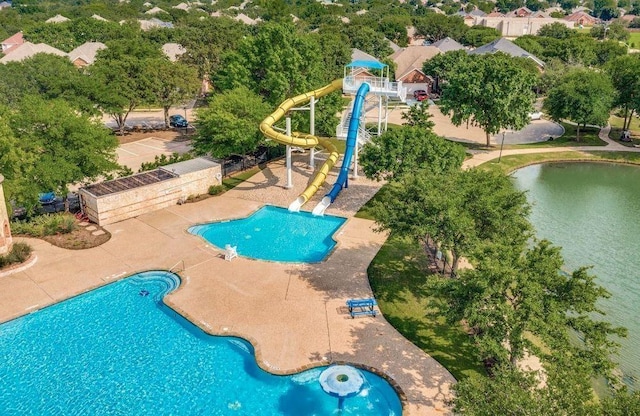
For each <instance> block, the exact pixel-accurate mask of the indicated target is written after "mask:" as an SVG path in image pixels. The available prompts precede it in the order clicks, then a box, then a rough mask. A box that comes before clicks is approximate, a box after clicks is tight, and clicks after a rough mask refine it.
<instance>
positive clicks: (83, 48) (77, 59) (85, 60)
mask: <svg viewBox="0 0 640 416" xmlns="http://www.w3.org/2000/svg"><path fill="white" fill-rule="evenodd" d="M106 47H107V46H106V45H105V44H104V43H102V42H85V43H83V44H82V45H80V46H78V47H77V48H75V49H74V50H72V51H71V52H69V54H68V55H69V60H70V61H71V62H72V63H73V64H74V65H75V66H76V67H77V68H84V67H85V66H88V65H91V64H93V62H95V60H96V54H97V53H98V51H99V50H101V49H106Z"/></svg>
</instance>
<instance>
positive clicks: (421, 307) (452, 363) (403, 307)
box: [356, 187, 484, 380]
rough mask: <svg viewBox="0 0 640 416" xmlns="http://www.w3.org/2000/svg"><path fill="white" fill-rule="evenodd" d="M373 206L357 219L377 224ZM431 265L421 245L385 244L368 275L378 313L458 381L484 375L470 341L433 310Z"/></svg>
mask: <svg viewBox="0 0 640 416" xmlns="http://www.w3.org/2000/svg"><path fill="white" fill-rule="evenodd" d="M385 189H386V188H384V187H383V188H382V189H381V190H380V191H379V192H378V193H377V194H376V196H375V197H374V199H375V198H379V196H380V195H381V194H383V193H384V192H385ZM370 202H371V201H370ZM370 202H369V203H367V204H365V205H364V206H363V207H362V208H361V209H360V211H359V212H358V214H357V215H356V216H357V217H359V218H367V219H373V215H372V212H371V203H370ZM427 261H428V258H427V256H426V254H425V252H424V249H423V247H422V246H421V245H420V244H419V243H418V242H417V241H412V240H410V239H407V238H402V237H398V236H395V235H392V236H391V237H389V239H387V241H386V242H385V244H384V245H383V246H382V248H381V249H380V251H379V252H378V254H377V255H376V257H375V258H374V259H373V261H372V262H371V264H370V265H369V268H368V270H367V273H368V275H369V282H370V283H371V288H372V290H373V293H374V295H375V297H376V299H377V301H378V305H379V307H380V310H381V311H382V312H383V313H384V316H385V318H386V319H387V320H388V321H389V323H391V325H393V326H394V327H395V328H396V329H397V330H398V331H400V333H401V334H402V335H404V336H405V337H406V338H407V339H408V340H410V341H411V342H413V343H414V344H415V345H417V346H418V347H420V348H421V349H423V350H424V351H425V352H427V353H428V354H429V355H431V356H432V357H433V358H435V359H436V360H437V361H438V362H439V363H440V364H442V365H443V366H445V367H446V368H447V370H449V371H450V372H451V374H453V376H454V377H455V378H456V379H458V380H460V379H462V378H465V377H468V376H470V375H472V374H484V369H483V367H482V365H480V363H479V362H478V360H477V357H476V356H475V355H474V354H475V353H474V349H473V345H472V344H471V339H470V337H469V335H467V334H466V333H465V332H464V331H463V329H462V327H461V326H460V325H454V326H451V325H447V324H446V323H445V319H444V316H442V315H441V314H440V313H439V312H438V310H437V309H436V308H434V307H433V305H432V303H433V302H435V301H437V299H435V298H434V297H432V296H430V293H429V289H428V285H427V282H428V279H440V278H441V277H439V276H434V275H430V274H429V271H428V267H427V266H428V264H427Z"/></svg>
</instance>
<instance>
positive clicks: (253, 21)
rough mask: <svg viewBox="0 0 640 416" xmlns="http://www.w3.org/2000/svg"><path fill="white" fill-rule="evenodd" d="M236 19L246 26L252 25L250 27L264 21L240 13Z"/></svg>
mask: <svg viewBox="0 0 640 416" xmlns="http://www.w3.org/2000/svg"><path fill="white" fill-rule="evenodd" d="M234 19H235V20H237V21H238V22H242V23H244V24H245V25H250V26H254V25H257V24H258V22H261V21H262V19H260V18H259V17H258V18H257V19H252V18H250V17H249V16H247V15H246V14H244V13H240V14H239V15H237V16H236V17H234Z"/></svg>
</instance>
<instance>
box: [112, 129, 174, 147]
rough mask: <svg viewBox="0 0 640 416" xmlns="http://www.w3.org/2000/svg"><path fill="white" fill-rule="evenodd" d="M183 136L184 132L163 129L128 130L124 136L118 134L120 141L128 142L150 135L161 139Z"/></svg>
mask: <svg viewBox="0 0 640 416" xmlns="http://www.w3.org/2000/svg"><path fill="white" fill-rule="evenodd" d="M181 136H182V132H177V131H175V130H162V131H139V132H128V133H126V134H125V135H124V136H116V137H117V138H118V143H120V144H127V143H133V142H137V141H139V140H144V139H148V138H150V137H156V138H158V139H161V140H166V141H173V140H176V139H178V137H181Z"/></svg>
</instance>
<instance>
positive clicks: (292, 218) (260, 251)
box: [189, 205, 346, 263]
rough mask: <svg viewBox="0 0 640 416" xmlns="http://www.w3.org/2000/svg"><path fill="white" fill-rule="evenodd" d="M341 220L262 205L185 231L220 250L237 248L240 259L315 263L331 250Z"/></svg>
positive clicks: (342, 220) (342, 222) (343, 219)
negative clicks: (245, 213)
mask: <svg viewBox="0 0 640 416" xmlns="http://www.w3.org/2000/svg"><path fill="white" fill-rule="evenodd" d="M345 221H346V219H345V218H341V217H334V216H331V215H324V216H314V215H312V214H311V213H309V212H289V211H288V210H287V209H285V208H280V207H275V206H271V205H266V206H264V207H262V208H260V209H259V210H258V211H256V212H254V213H253V214H251V215H250V216H248V217H247V218H242V219H237V220H231V221H222V222H214V223H210V224H203V225H196V226H193V227H191V228H189V232H190V233H191V234H195V235H199V236H201V237H202V238H204V239H205V240H207V241H208V242H209V243H211V244H213V245H215V246H217V247H219V248H221V249H223V248H224V247H225V246H226V245H227V244H229V245H231V246H237V250H238V254H239V255H241V256H244V257H251V258H254V259H260V260H271V261H279V262H284V263H316V262H320V261H322V260H323V259H324V258H325V257H327V255H328V254H329V253H330V252H331V250H333V248H334V247H335V245H336V242H335V241H334V240H333V234H335V232H336V231H338V229H339V228H340V227H341V226H342V224H344V222H345Z"/></svg>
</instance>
